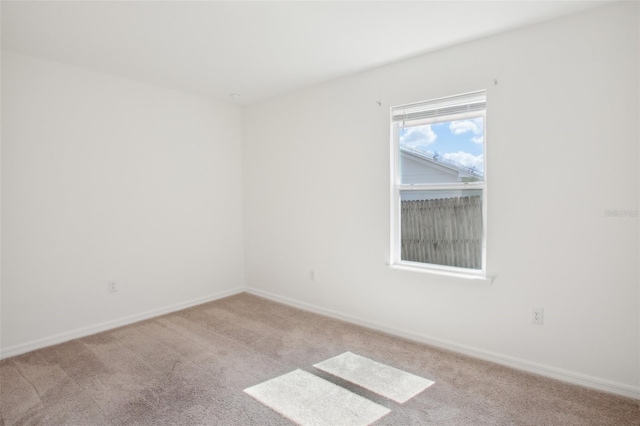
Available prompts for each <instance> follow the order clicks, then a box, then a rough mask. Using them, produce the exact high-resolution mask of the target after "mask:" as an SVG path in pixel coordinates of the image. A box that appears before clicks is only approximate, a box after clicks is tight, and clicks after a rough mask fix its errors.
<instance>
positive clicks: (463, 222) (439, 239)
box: [400, 196, 482, 269]
mask: <svg viewBox="0 0 640 426" xmlns="http://www.w3.org/2000/svg"><path fill="white" fill-rule="evenodd" d="M400 216H401V217H400V220H401V227H400V228H401V239H402V247H401V256H402V259H403V260H409V261H413V262H420V263H430V264H435V265H446V266H457V267H461V268H471V269H480V268H481V266H482V197H480V196H471V197H459V198H441V199H434V200H412V201H402V203H401V209H400Z"/></svg>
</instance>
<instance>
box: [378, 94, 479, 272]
mask: <svg viewBox="0 0 640 426" xmlns="http://www.w3.org/2000/svg"><path fill="white" fill-rule="evenodd" d="M485 109H486V92H485V91H479V92H473V93H467V94H463V95H457V96H452V97H447V98H441V99H435V100H431V101H426V102H421V103H417V104H410V105H403V106H399V107H395V108H392V109H391V125H392V126H391V127H392V130H391V134H392V138H391V144H392V149H391V152H392V160H391V199H392V201H391V208H392V210H391V222H392V223H391V244H392V247H391V265H392V266H398V267H409V268H419V269H422V270H432V271H439V272H444V273H453V274H463V275H469V276H484V274H485V246H486V244H485V235H486V232H485V231H486V189H487V184H486V181H485V176H486V167H485V162H484V158H485V145H486V142H485V122H486V115H485Z"/></svg>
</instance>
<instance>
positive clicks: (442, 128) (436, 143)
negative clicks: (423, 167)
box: [400, 117, 484, 173]
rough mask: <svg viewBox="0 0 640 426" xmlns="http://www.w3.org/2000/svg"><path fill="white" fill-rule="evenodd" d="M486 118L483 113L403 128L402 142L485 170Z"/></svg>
mask: <svg viewBox="0 0 640 426" xmlns="http://www.w3.org/2000/svg"><path fill="white" fill-rule="evenodd" d="M483 135H484V122H483V118H482V117H478V118H472V119H468V120H456V121H448V122H444V123H436V124H429V125H425V126H414V127H405V128H402V129H400V146H404V147H408V148H411V149H416V150H419V151H423V152H430V153H436V152H437V153H438V154H440V156H442V157H444V158H446V159H448V160H452V161H455V162H457V163H460V164H462V165H463V166H465V167H475V169H476V170H477V171H479V172H482V173H484V155H483V151H484V150H483V146H484V138H483Z"/></svg>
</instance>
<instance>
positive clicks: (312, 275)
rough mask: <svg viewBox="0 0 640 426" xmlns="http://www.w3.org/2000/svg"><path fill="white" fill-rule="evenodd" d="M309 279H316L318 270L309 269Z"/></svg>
mask: <svg viewBox="0 0 640 426" xmlns="http://www.w3.org/2000/svg"><path fill="white" fill-rule="evenodd" d="M309 280H311V281H315V280H316V271H314V270H313V269H309Z"/></svg>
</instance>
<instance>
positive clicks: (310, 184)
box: [243, 2, 640, 397]
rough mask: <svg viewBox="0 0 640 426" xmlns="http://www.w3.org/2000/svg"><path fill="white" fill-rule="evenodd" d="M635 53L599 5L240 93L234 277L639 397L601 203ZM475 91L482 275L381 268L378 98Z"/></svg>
mask: <svg viewBox="0 0 640 426" xmlns="http://www.w3.org/2000/svg"><path fill="white" fill-rule="evenodd" d="M638 51H639V40H638V4H637V2H635V3H630V2H628V3H622V4H614V5H612V6H607V7H605V8H601V9H596V10H593V11H590V12H587V13H585V14H581V15H575V16H572V17H566V18H562V19H559V20H555V21H551V22H548V23H544V24H540V25H536V26H532V27H529V28H525V29H521V30H517V31H514V32H510V33H507V34H502V35H498V36H494V37H490V38H487V39H483V40H480V41H475V42H471V43H468V44H464V45H460V46H456V47H451V48H448V49H445V50H441V51H438V52H434V53H430V54H427V55H424V56H421V57H418V58H414V59H410V60H406V61H403V62H401V63H397V64H393V65H389V66H385V67H382V68H379V69H376V70H373V71H369V72H365V73H362V74H359V75H355V76H352V77H349V78H344V79H340V80H337V81H332V82H328V83H326V84H322V85H318V86H315V87H312V88H309V89H306V90H301V91H298V92H295V93H293V94H290V95H287V96H283V97H279V98H276V99H273V100H271V101H266V102H264V103H261V104H257V105H254V106H251V107H249V108H247V109H246V110H245V111H244V112H243V170H244V171H243V176H244V182H245V186H244V214H245V262H246V269H245V271H246V280H247V285H248V286H249V287H250V288H253V289H255V290H257V291H258V292H259V293H260V294H265V295H271V296H272V297H276V298H280V299H281V300H288V301H290V302H292V303H299V304H302V305H304V306H307V307H310V308H312V309H317V310H320V311H324V312H333V313H335V314H337V315H341V316H343V317H347V318H351V319H353V320H357V321H361V322H363V323H366V324H377V325H378V326H380V327H382V328H384V329H387V330H393V331H395V332H400V333H402V334H404V335H408V336H412V337H415V338H419V339H422V340H425V341H431V342H436V343H439V344H441V345H444V346H448V347H451V348H455V349H457V350H463V351H467V352H468V353H473V354H476V355H480V356H485V357H486V358H489V359H494V360H498V361H501V362H505V363H511V364H512V365H519V366H520V367H522V368H526V369H531V370H533V371H537V372H543V373H544V372H547V373H549V374H552V375H555V376H557V377H564V378H565V379H568V380H573V381H577V382H579V381H580V379H585V380H586V383H587V384H590V385H602V387H603V388H607V389H609V390H613V391H620V392H621V393H625V392H626V393H627V394H630V395H636V396H638V397H640V388H639V387H638V385H639V384H640V383H639V374H640V372H639V365H638V360H639V356H640V350H639V344H640V342H639V338H640V330H639V320H638V316H639V312H640V309H639V308H640V307H639V300H640V299H639V276H638V256H639V247H638V218H637V217H636V218H629V217H627V218H608V217H605V215H604V210H605V209H616V208H617V209H637V208H638V190H639V174H638V170H639V162H638V158H639V149H638V145H639V139H640V134H639V133H640V131H639V128H638V117H639V108H638V94H639V85H638V80H639V72H640V69H639V66H638V61H639V54H638ZM494 79H497V80H498V84H497V85H494V83H493V80H494ZM479 89H487V90H488V94H487V104H488V113H487V124H486V126H487V150H488V151H487V152H488V156H487V167H488V169H487V179H488V185H489V189H488V212H489V217H488V272H489V274H490V275H493V276H495V277H496V279H495V281H494V283H493V285H489V284H485V283H483V284H480V283H478V282H473V281H466V280H461V279H455V278H445V277H437V276H432V275H427V274H419V273H415V272H401V271H397V270H390V269H389V268H388V267H387V266H386V265H385V262H387V259H388V254H389V176H388V174H389V118H388V117H389V108H390V107H392V106H395V105H400V104H405V103H410V102H418V101H423V100H428V99H432V98H438V97H442V96H447V95H454V94H458V93H464V92H469V91H474V90H479ZM378 100H380V101H381V102H382V106H378V104H377V102H376V101H378ZM310 269H315V272H316V275H317V280H316V281H310V280H309V270H310ZM532 307H543V308H544V313H545V324H544V325H542V326H539V325H533V324H531V322H530V317H531V308H532Z"/></svg>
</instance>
